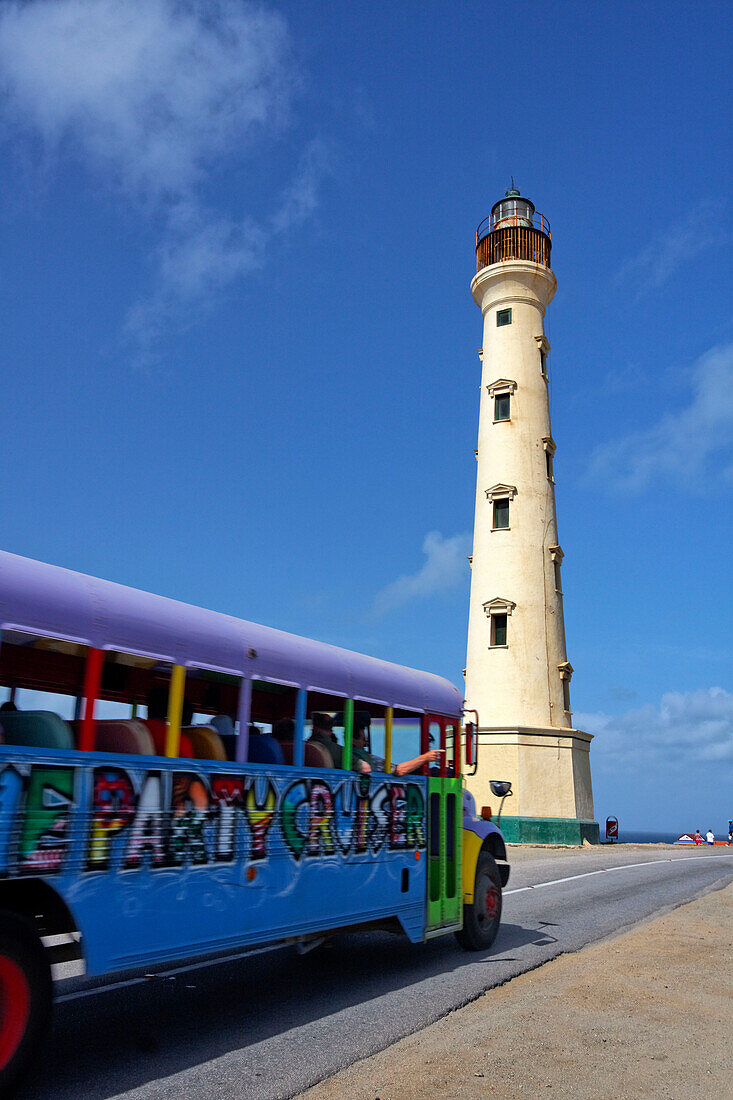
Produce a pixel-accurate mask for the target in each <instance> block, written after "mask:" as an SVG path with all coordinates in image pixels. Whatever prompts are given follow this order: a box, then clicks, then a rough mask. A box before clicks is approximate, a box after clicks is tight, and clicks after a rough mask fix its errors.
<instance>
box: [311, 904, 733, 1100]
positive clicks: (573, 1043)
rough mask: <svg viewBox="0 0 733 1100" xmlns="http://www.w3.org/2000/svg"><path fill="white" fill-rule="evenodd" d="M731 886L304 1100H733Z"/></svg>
mask: <svg viewBox="0 0 733 1100" xmlns="http://www.w3.org/2000/svg"><path fill="white" fill-rule="evenodd" d="M732 1021H733V885H731V886H728V887H726V888H725V889H723V890H718V891H714V892H712V893H709V894H706V895H705V896H704V897H702V898H699V899H698V900H697V901H694V902H691V903H690V904H689V905H685V906H682V907H680V908H679V909H676V910H674V911H673V912H672V913H669V914H667V915H665V916H663V917H659V918H657V919H656V920H653V921H650V922H648V923H645V924H643V925H639V926H638V927H637V928H634V929H632V930H631V931H630V932H626V933H625V934H623V935H621V936H618V937H616V938H614V939H610V940H605V941H603V942H601V943H598V944H594V945H593V946H591V947H586V948H584V950H582V951H579V952H577V953H576V954H573V955H562V956H560V957H559V958H557V959H555V960H553V961H552V962H549V963H546V964H545V965H544V966H541V967H539V968H538V969H537V970H534V971H532V972H531V973H528V974H522V975H521V976H520V977H518V978H514V979H513V981H511V982H508V983H507V984H506V985H504V986H501V987H500V988H497V989H492V990H490V991H489V992H488V993H485V994H484V995H483V996H482V997H480V998H479V999H478V1000H477V1001H474V1002H473V1003H472V1004H470V1005H467V1006H466V1007H465V1008H462V1009H460V1010H459V1011H457V1012H452V1013H450V1015H448V1016H446V1017H445V1018H444V1019H443V1020H440V1021H438V1023H436V1024H433V1025H432V1026H431V1027H429V1028H426V1029H425V1030H424V1031H421V1032H418V1033H417V1034H415V1035H412V1036H410V1037H409V1038H407V1039H403V1040H402V1041H401V1042H399V1043H395V1044H394V1046H391V1047H389V1048H388V1049H387V1050H384V1051H382V1052H381V1053H380V1054H377V1055H374V1057H372V1058H368V1059H366V1060H365V1061H363V1062H358V1063H357V1064H356V1065H354V1066H351V1067H350V1068H349V1069H347V1070H344V1071H343V1072H341V1073H338V1074H336V1075H335V1076H334V1077H330V1078H328V1079H327V1080H325V1081H323V1082H321V1084H319V1085H316V1086H315V1087H314V1088H311V1089H309V1090H308V1091H307V1092H305V1093H303V1094H302V1096H303V1097H304V1098H305V1097H307V1098H308V1100H343V1098H345V1097H348V1098H349V1100H413V1098H418V1097H419V1098H421V1100H422V1098H424V1097H441V1098H442V1097H446V1098H449V1100H450V1098H453V1097H456V1098H458V1097H461V1098H464V1097H465V1098H466V1100H473V1098H475V1100H478V1098H479V1097H480V1098H481V1100H486V1098H489V1097H490V1098H492V1100H493V1098H494V1097H495V1098H496V1100H514V1098H515V1097H516V1098H519V1097H522V1098H527V1097H538V1096H542V1097H548V1096H554V1097H583V1098H586V1097H587V1098H589V1100H590V1098H593V1100H627V1098H628V1100H639V1098H654V1100H656V1098H657V1097H659V1098H664V1100H703V1098H704V1100H733V1037H732V1035H731V1022H732Z"/></svg>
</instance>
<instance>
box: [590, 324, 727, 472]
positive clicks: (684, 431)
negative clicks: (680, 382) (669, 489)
mask: <svg viewBox="0 0 733 1100" xmlns="http://www.w3.org/2000/svg"><path fill="white" fill-rule="evenodd" d="M690 377H691V387H690V388H691V391H692V392H691V397H690V398H689V400H688V403H687V405H685V406H684V407H683V408H682V409H680V410H679V411H678V412H675V413H669V414H667V415H666V416H663V417H662V418H661V419H660V420H658V421H657V422H656V424H653V425H652V426H651V427H650V428H648V429H646V430H645V431H641V432H634V433H632V434H630V435H627V436H625V437H623V438H622V439H618V440H615V441H613V442H610V443H605V444H602V445H601V446H599V447H598V448H596V450H595V452H594V453H593V455H592V457H591V461H590V464H589V467H588V474H587V480H588V481H589V482H592V483H594V484H597V483H598V482H599V481H603V482H605V483H606V484H608V485H611V486H613V487H615V488H617V489H622V490H624V491H627V492H641V491H642V490H644V489H646V488H647V487H648V486H650V485H651V484H652V483H654V482H656V481H660V480H670V479H671V480H675V481H677V482H680V483H688V484H689V483H691V482H692V481H693V480H694V479H696V478H700V477H701V476H702V475H703V474H705V473H706V472H707V471H708V467H709V466H711V461H710V460H711V459H712V458H713V456H715V466H716V470H717V471H719V472H720V475H719V476H722V478H723V479H724V480H727V481H729V482H730V481H733V344H726V345H725V346H723V347H718V348H713V349H712V350H711V351H709V352H707V353H706V354H705V355H703V356H702V357H701V358H700V359H698V361H697V362H696V363H695V365H694V367H693V369H692V371H691V375H690ZM710 476H711V477H712V473H711V475H710Z"/></svg>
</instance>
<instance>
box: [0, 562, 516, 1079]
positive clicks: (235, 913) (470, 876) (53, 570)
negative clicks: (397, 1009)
mask: <svg viewBox="0 0 733 1100" xmlns="http://www.w3.org/2000/svg"><path fill="white" fill-rule="evenodd" d="M0 630H1V631H2V634H1V641H2V644H1V647H0V699H3V702H2V704H0V1092H1V1093H4V1092H6V1091H7V1090H8V1089H9V1088H10V1087H11V1086H12V1085H13V1084H14V1083H15V1082H16V1081H17V1080H18V1079H19V1078H20V1076H21V1075H22V1072H23V1070H24V1068H25V1066H26V1065H27V1063H28V1061H29V1059H30V1058H31V1057H32V1055H33V1052H34V1050H35V1049H36V1048H37V1046H38V1043H39V1042H40V1041H41V1040H42V1038H43V1035H44V1033H45V1031H46V1028H47V1025H48V1023H49V1020H50V1016H51V1005H52V990H53V975H54V974H57V973H58V965H57V964H58V961H59V958H60V957H63V959H64V960H66V961H68V960H69V959H70V958H72V956H73V957H75V958H76V959H77V961H78V964H79V966H80V967H81V969H82V972H83V973H86V974H87V975H106V974H112V973H118V972H120V971H123V970H126V969H132V968H137V967H147V966H152V965H154V964H158V963H164V962H166V961H168V960H174V959H175V960H183V959H186V958H191V957H193V956H201V955H205V954H209V953H210V954H214V953H218V952H226V951H228V950H229V949H232V950H234V949H237V950H241V949H243V948H244V949H245V950H246V949H247V948H249V947H251V948H253V949H254V948H259V947H261V946H263V945H267V944H277V943H282V944H287V943H294V944H296V945H299V946H300V947H301V949H302V948H304V947H307V946H309V945H310V944H311V943H317V942H318V941H319V940H320V939H321V938H323V937H324V936H327V935H329V934H330V933H333V932H336V931H339V930H340V931H344V930H346V929H348V930H349V931H354V930H359V931H363V930H366V929H388V930H392V931H394V932H400V933H402V934H404V935H406V936H407V937H408V938H409V939H410V940H411V941H412V942H413V943H417V942H420V941H424V940H427V939H429V938H430V937H432V936H437V935H442V934H444V933H447V932H453V933H455V935H456V936H457V938H458V940H459V942H460V943H461V945H462V946H463V947H464V948H466V949H468V950H482V949H486V948H488V947H489V946H490V945H491V943H492V942H493V940H494V938H495V936H496V933H497V930H498V927H499V920H500V916H501V888H502V886H504V885H506V882H507V879H508V877H509V866H508V864H507V862H506V849H505V845H504V841H503V838H502V836H501V833H500V831H499V829H498V828H497V827H496V825H495V824H494V823H493V822H492V821H491V820H490V810H488V809H484V810H482V815H481V816H477V814H476V809H475V805H474V800H473V798H472V796H471V795H470V794H469V793H468V792H467V791H465V790H464V789H463V786H462V776H461V772H462V759H461V757H462V755H464V756H465V761H466V764H468V765H469V766H470V765H471V764H474V763H475V752H476V749H477V737H476V733H475V727H474V726H473V725H472V724H467V725H466V727H465V729H463V730H462V727H461V721H462V700H461V697H460V695H459V693H458V691H457V689H456V688H455V687H454V686H453V685H452V684H451V683H449V682H448V681H446V680H443V679H441V678H439V677H437V676H432V675H429V674H428V673H425V672H418V671H415V670H414V669H409V668H403V667H401V666H399V665H394V664H389V663H387V662H385V661H380V660H376V659H374V658H372V657H366V656H363V655H360V654H357V653H351V652H348V651H347V650H344V649H339V648H336V647H334V646H331V645H325V644H323V643H319V642H315V641H311V640H308V639H306V638H299V637H295V636H294V635H291V634H287V633H284V632H282V631H279V630H273V629H269V628H267V627H264V626H258V625H255V624H253V623H248V622H244V621H241V620H238V619H234V618H231V617H229V616H227V615H222V614H218V613H215V612H212V611H204V610H201V609H200V608H197V607H190V606H187V605H185V604H182V603H177V602H175V601H173V600H170V599H165V598H163V597H159V596H154V595H150V594H148V593H145V592H139V591H136V590H134V589H131V588H126V587H123V586H121V585H118V584H113V583H111V582H108V581H102V580H97V579H95V578H92V577H88V576H84V575H82V574H79V573H74V572H71V571H69V570H66V569H61V568H57V567H55V566H51V565H45V564H42V563H40V562H35V561H30V560H28V559H26V558H21V557H17V556H15V555H13V554H9V553H4V552H0ZM314 716H315V718H314ZM323 717H325V719H326V721H325V725H326V726H327V727H328V726H329V725H330V727H331V729H333V727H334V726H335V727H336V729H337V730H339V731H340V730H341V729H342V737H341V741H342V745H341V744H340V743H338V744H337V742H336V739H335V737H334V735H333V733H331V735H330V736H331V738H332V740H331V742H330V744H331V746H332V747H333V746H336V748H337V749H338V751H337V752H336V749H335V748H334V749H333V751H331V749H330V748H329V741H328V736H329V735H327V736H326V741H325V743H324V741H323V739H321V740H320V741H318V740H317V739H316V738H315V737H313V739H311V738H312V731H313V727H314V725H315V724H316V722H317V721H322V719H323ZM357 725H358V726H359V727H360V729H361V728H364V727H366V730H367V731H368V732H370V734H371V753H369V754H367V755H366V756H365V754H364V752H363V751H361V752H359V751H358V750H357V749H356V747H355V743H354V742H355V737H356V732H357ZM411 732H412V733H414V738H415V742H416V744H415V745H414V746H413V747H412V752H411V755H412V756H413V759H412V760H411V761H409V762H407V763H404V762H403V763H402V764H400V763H399V762H395V760H394V759H393V757H394V756H395V755H397V752H396V749H397V746H398V745H399V747H400V749H402V748H403V746H405V747H406V741H407V740H408V739H409V736H410V733H411ZM359 736H360V738H361V733H360V734H359ZM377 742H378V744H377ZM431 745H432V746H433V747H434V749H438V750H439V751H438V753H437V756H438V759H439V764H437V765H434V766H432V767H431V762H432V760H433V759H434V758H435V757H436V753H435V751H431ZM462 745H465V752H462ZM415 748H419V753H417V754H416V753H415V751H414V750H415ZM334 757H336V759H338V761H339V763H340V767H334ZM364 760H367V761H368V766H367V767H365V766H364ZM59 952H62V954H61V955H60V954H59Z"/></svg>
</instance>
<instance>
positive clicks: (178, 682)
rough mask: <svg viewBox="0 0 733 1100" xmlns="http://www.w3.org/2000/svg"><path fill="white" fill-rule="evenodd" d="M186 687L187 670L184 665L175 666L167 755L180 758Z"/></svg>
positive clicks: (167, 734)
mask: <svg viewBox="0 0 733 1100" xmlns="http://www.w3.org/2000/svg"><path fill="white" fill-rule="evenodd" d="M185 687H186V670H185V668H184V667H183V665H174V666H173V669H172V671H171V686H170V691H169V693H168V729H167V731H166V735H165V755H166V756H168V757H176V756H180V749H181V715H182V714H183V692H184V690H185Z"/></svg>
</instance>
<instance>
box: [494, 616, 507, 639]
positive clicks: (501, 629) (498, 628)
mask: <svg viewBox="0 0 733 1100" xmlns="http://www.w3.org/2000/svg"><path fill="white" fill-rule="evenodd" d="M506 623H507V616H506V615H492V616H491V644H492V646H501V645H506V644H507V643H506Z"/></svg>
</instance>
